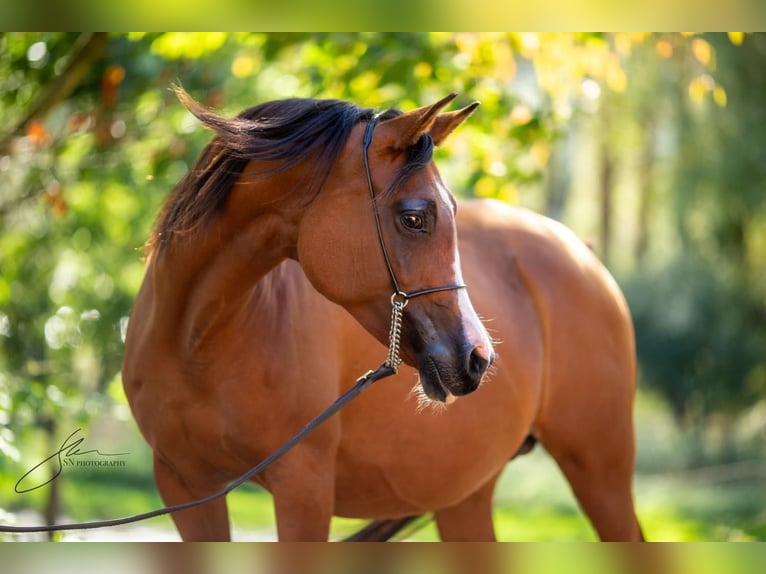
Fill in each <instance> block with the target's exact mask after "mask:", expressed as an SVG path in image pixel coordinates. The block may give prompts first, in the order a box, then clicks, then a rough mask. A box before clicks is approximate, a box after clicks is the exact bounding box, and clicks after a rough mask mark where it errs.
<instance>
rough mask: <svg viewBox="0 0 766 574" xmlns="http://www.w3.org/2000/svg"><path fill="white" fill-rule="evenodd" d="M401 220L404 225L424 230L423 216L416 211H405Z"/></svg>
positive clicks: (414, 229)
mask: <svg viewBox="0 0 766 574" xmlns="http://www.w3.org/2000/svg"><path fill="white" fill-rule="evenodd" d="M401 220H402V225H404V226H405V227H406V228H407V229H412V230H413V231H423V228H424V227H425V221H424V220H423V216H422V215H418V214H416V213H405V214H404V215H402V217H401Z"/></svg>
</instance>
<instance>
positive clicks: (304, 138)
mask: <svg viewBox="0 0 766 574" xmlns="http://www.w3.org/2000/svg"><path fill="white" fill-rule="evenodd" d="M177 93H178V97H179V99H180V100H181V101H182V102H183V104H184V105H185V106H186V107H187V108H188V109H189V111H190V112H192V113H193V114H194V115H195V116H196V117H197V118H199V120H200V121H201V122H202V123H203V124H204V125H205V126H206V127H208V128H210V129H212V130H213V131H214V132H215V134H216V136H215V137H214V138H213V140H212V141H211V142H210V143H209V144H208V145H207V146H206V147H205V148H204V149H203V151H202V153H201V154H200V155H199V157H198V158H197V160H196V161H195V163H194V165H193V166H192V168H191V169H190V170H189V172H188V173H187V174H186V176H185V177H184V178H183V179H182V180H181V181H180V182H179V183H178V185H177V186H176V187H175V189H174V190H173V192H172V194H171V195H170V197H169V198H168V199H167V201H166V202H165V206H164V207H163V210H162V212H161V213H160V216H159V218H158V220H157V223H156V225H155V227H154V230H153V233H152V235H151V237H150V239H149V242H148V244H147V247H148V248H149V251H153V250H155V249H159V250H161V249H162V248H163V247H165V246H166V245H167V244H168V243H169V242H170V241H171V239H172V238H173V237H176V236H179V235H188V234H191V233H193V232H195V231H197V230H198V229H199V228H200V227H201V226H202V225H204V223H205V222H206V221H208V219H209V217H210V216H211V215H212V214H214V213H216V212H218V211H219V210H220V209H221V207H222V206H223V204H224V203H225V201H226V198H227V197H228V194H229V191H230V190H231V188H232V186H233V184H234V182H235V181H236V180H237V178H239V176H240V175H241V174H242V172H243V170H244V169H245V166H246V165H247V164H248V162H250V161H252V160H263V161H276V162H279V163H278V166H277V167H276V168H274V170H273V172H272V173H276V172H278V171H282V170H285V169H289V168H290V167H291V166H294V165H295V164H297V163H299V162H301V161H303V160H306V159H312V160H313V165H314V169H313V170H311V175H310V178H309V181H307V182H306V186H305V187H304V188H302V189H304V190H305V193H306V194H307V197H308V201H309V202H310V201H311V199H313V198H314V197H316V194H317V193H319V191H320V190H321V188H322V185H323V184H324V182H325V180H326V179H327V177H328V176H329V174H330V171H331V169H332V166H333V165H334V164H335V161H336V160H337V158H338V155H339V154H340V152H341V150H342V149H343V147H344V145H345V144H346V141H347V140H348V138H349V135H350V134H351V130H352V129H353V127H354V126H355V125H356V124H357V123H359V122H363V121H369V120H370V119H371V118H372V116H373V110H371V109H369V108H359V107H357V106H355V105H353V104H350V103H348V102H344V101H340V100H317V99H303V98H291V99H285V100H276V101H272V102H266V103H264V104H261V105H258V106H255V107H252V108H249V109H247V110H245V111H244V112H242V113H241V114H239V115H238V116H237V117H235V118H225V117H222V116H219V115H217V114H215V113H214V112H212V111H210V110H208V109H206V108H205V107H204V106H202V105H200V104H198V103H197V102H196V101H194V100H193V99H192V98H191V97H190V96H189V95H188V94H187V93H186V92H185V91H184V90H182V89H180V88H179V89H177ZM400 113H401V112H398V111H396V110H389V111H388V112H386V113H385V114H383V116H382V117H381V121H384V120H386V119H390V118H391V117H395V116H397V115H399V114H400ZM432 152H433V141H432V140H431V138H430V136H427V135H426V136H424V137H423V138H421V139H420V140H419V141H418V142H416V144H415V145H413V146H412V147H411V148H410V149H409V150H408V153H407V162H406V164H405V166H404V168H403V169H402V171H401V173H400V174H399V176H398V177H397V178H396V180H395V181H394V182H393V183H392V186H391V188H390V189H393V188H395V187H396V186H398V185H400V184H401V183H402V182H403V181H404V179H406V178H407V177H409V175H411V174H412V173H414V172H415V171H417V170H418V169H422V168H423V167H424V166H425V165H427V164H428V163H429V162H430V161H431V157H432ZM387 191H388V190H387Z"/></svg>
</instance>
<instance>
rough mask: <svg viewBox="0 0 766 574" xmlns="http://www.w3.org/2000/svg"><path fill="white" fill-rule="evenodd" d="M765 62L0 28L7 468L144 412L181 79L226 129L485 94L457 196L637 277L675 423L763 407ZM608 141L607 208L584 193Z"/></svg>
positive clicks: (643, 322) (191, 138) (707, 49)
mask: <svg viewBox="0 0 766 574" xmlns="http://www.w3.org/2000/svg"><path fill="white" fill-rule="evenodd" d="M765 50H766V49H765V48H764V37H763V36H762V35H748V36H745V37H744V38H743V37H740V36H729V37H727V36H726V35H712V36H684V35H678V34H661V35H647V34H552V33H551V34H548V33H545V34H499V33H498V34H476V33H406V34H388V33H360V34H351V33H293V34H286V33H280V34H260V33H239V34H221V33H147V34H143V33H131V34H110V35H106V34H70V33H35V34H19V33H5V34H2V35H0V229H2V233H0V269H1V270H2V272H1V273H0V425H2V427H1V429H0V452H2V453H3V454H4V455H5V456H3V457H2V458H0V473H2V471H3V469H4V468H9V467H10V466H12V465H13V464H14V463H13V460H14V459H18V458H19V449H18V444H19V441H20V440H22V439H23V438H24V437H23V436H22V435H24V434H25V433H26V434H34V433H36V432H39V431H40V429H42V430H43V431H44V432H45V433H47V435H48V436H49V437H52V438H51V440H52V439H53V438H56V436H57V429H56V428H55V427H56V424H57V423H58V424H59V425H60V426H61V425H64V426H69V425H72V424H84V423H86V422H87V421H88V420H89V418H90V417H92V416H94V415H95V414H97V413H98V414H104V413H107V412H115V413H116V414H121V415H125V414H126V413H125V404H124V399H123V398H122V393H121V388H120V385H119V368H120V363H121V359H122V338H121V337H122V334H123V333H124V329H125V326H126V322H127V317H128V315H129V312H130V307H131V303H132V299H133V296H134V294H135V292H136V290H137V289H138V286H139V284H140V281H141V278H142V274H143V264H142V261H141V254H140V247H141V246H142V244H143V242H144V240H145V238H146V235H147V233H148V231H149V229H150V227H151V224H152V222H153V220H154V217H155V214H156V213H157V211H158V209H159V206H160V205H161V203H162V201H163V200H164V198H165V196H166V195H167V193H168V192H169V190H171V189H172V188H173V186H174V185H175V183H176V182H177V181H178V180H179V179H180V178H181V177H182V176H183V174H184V173H185V172H186V170H187V169H188V167H189V166H190V165H191V163H192V161H193V159H194V157H195V156H196V154H197V153H198V151H199V150H200V149H201V147H202V146H203V145H204V143H205V142H206V141H207V140H208V139H209V134H208V133H205V132H204V131H203V130H199V129H197V128H198V123H197V121H196V120H195V119H194V118H193V117H192V116H191V115H190V114H188V113H187V112H186V111H185V110H184V109H183V108H182V107H181V106H180V105H179V104H178V103H177V102H176V101H175V99H174V96H173V95H172V92H171V91H170V90H169V87H170V86H171V85H172V84H173V83H175V82H178V83H181V84H182V85H184V86H185V87H186V88H187V90H189V91H190V92H191V93H192V94H193V95H194V97H196V98H197V99H199V100H201V101H202V102H203V103H205V104H207V105H209V106H212V107H215V108H219V109H222V110H223V111H224V112H226V113H232V114H233V113H237V112H239V111H240V110H241V109H243V108H245V107H248V106H250V105H254V104H255V103H258V102H261V101H264V100H267V99H273V98H280V97H288V96H308V97H332V98H343V99H348V100H351V101H354V102H356V103H359V104H360V105H366V106H370V107H377V108H385V107H388V106H397V107H401V108H403V109H410V108H412V107H415V106H418V105H422V104H424V103H426V102H428V101H432V100H436V99H438V98H440V97H442V96H443V95H444V94H445V93H446V92H449V91H456V92H458V93H459V94H460V98H461V100H463V101H462V102H460V103H467V102H466V101H465V100H469V99H477V100H480V101H481V102H482V107H481V108H480V111H479V113H477V114H475V115H474V116H473V117H472V118H471V120H470V122H467V123H466V124H465V125H464V126H463V127H461V134H462V135H461V137H460V138H453V139H450V140H448V144H447V146H446V148H445V149H440V150H438V154H439V157H441V158H449V161H442V162H441V164H440V165H441V166H442V172H443V173H444V176H445V179H446V181H448V182H449V183H450V185H451V187H452V188H453V190H455V191H456V193H458V194H460V195H476V196H490V197H499V198H501V199H505V200H507V201H512V202H517V203H523V204H526V205H528V206H531V207H533V208H537V209H540V210H543V211H545V210H549V211H550V213H551V214H553V215H555V216H556V217H559V218H562V219H565V220H569V223H570V224H573V225H572V226H573V227H574V228H575V229H576V230H577V231H579V232H587V231H589V230H593V231H594V235H595V236H597V237H600V238H601V243H602V245H601V246H599V249H600V252H601V253H607V251H606V250H608V254H609V260H610V263H613V264H614V265H615V266H617V267H619V268H621V269H623V268H624V269H626V270H628V271H633V270H635V269H638V271H639V272H640V273H639V274H637V275H634V276H633V277H634V278H635V282H634V283H631V282H630V281H627V280H626V283H628V286H629V287H635V289H632V290H630V289H629V295H630V299H631V304H632V305H633V306H634V311H635V312H636V325H637V330H638V335H639V351H640V356H641V362H642V370H643V372H644V375H645V378H646V380H647V382H648V383H649V384H651V385H653V386H655V387H656V388H657V389H659V390H660V391H661V392H662V393H663V394H664V395H666V396H667V397H668V398H669V400H670V401H671V403H672V404H673V405H674V409H675V410H676V412H677V413H678V414H679V418H681V419H683V418H684V417H686V416H687V415H688V413H690V412H701V413H702V412H704V413H708V412H712V411H714V410H716V409H718V408H719V407H720V408H722V407H724V406H725V407H726V408H727V409H729V410H730V411H731V412H734V411H736V409H738V408H741V407H742V406H743V405H744V404H746V403H747V401H751V400H754V397H764V396H766V375H764V373H766V367H765V366H764V364H763V359H762V357H761V356H760V355H758V353H757V349H759V348H763V342H764V341H763V338H764V334H763V328H762V325H763V322H761V323H760V324H759V323H758V321H757V320H756V318H758V317H763V314H764V300H766V287H764V284H763V282H762V281H759V279H760V278H761V277H763V272H764V269H763V265H764V263H763V262H764V261H766V213H765V209H764V194H763V189H764V186H763V183H764V169H766V168H764V166H766V161H764V158H763V150H764V149H766V146H764V145H763V143H762V141H761V142H759V138H760V139H761V140H762V138H763V137H764V136H763V134H765V133H766V130H764V128H766V125H764V124H765V123H766V111H764V110H766V108H764V107H763V105H762V100H763V94H764V89H765V88H766V85H765V82H766V79H764V71H763V70H764V69H766V67H764V66H763V61H764V57H766V56H765V55H764V52H765ZM594 138H595V141H598V142H599V145H598V146H596V149H598V153H599V154H600V156H601V157H602V158H603V161H602V163H601V165H602V166H603V168H602V172H601V173H602V176H601V185H600V187H598V182H597V181H595V180H594V181H592V185H593V189H599V193H600V194H601V195H600V197H601V202H600V204H599V203H598V201H597V198H598V197H599V196H598V195H596V194H595V193H594V192H593V191H592V190H591V191H588V192H587V193H585V192H582V191H581V190H580V189H579V188H578V187H577V185H576V184H575V185H573V184H572V183H570V175H571V178H572V179H576V178H577V173H578V170H579V171H582V170H583V168H582V167H581V166H580V165H579V164H580V157H581V154H582V153H583V152H584V151H585V150H587V149H588V148H589V145H588V142H592V141H594ZM636 150H638V152H636ZM635 157H640V158H641V159H640V161H638V162H637V163H634V165H633V167H632V168H631V166H630V165H628V166H627V167H626V163H627V162H628V161H629V160H631V158H635ZM625 158H628V159H627V160H626V159H625ZM635 165H639V166H640V167H639V168H638V169H636V168H635ZM586 171H587V170H586ZM627 180H631V181H632V182H633V185H634V186H635V187H632V188H631V189H634V188H635V189H638V190H639V191H638V192H637V193H635V195H634V196H631V194H630V192H628V193H626V192H625V190H624V189H623V188H624V187H625V186H626V181H627ZM636 181H638V182H639V183H638V184H635V182H636ZM671 182H672V183H671ZM626 198H628V199H629V200H630V201H626ZM581 204H582V205H585V208H584V210H581V211H578V209H579V208H577V209H575V207H576V206H577V205H581ZM599 205H600V206H601V207H599ZM633 206H635V207H636V208H635V209H633ZM583 214H585V215H584V216H583ZM626 218H629V219H630V220H631V221H633V222H634V223H631V224H630V225H625V224H624V222H625V221H626ZM589 219H592V220H594V221H596V222H599V221H600V223H595V224H594V225H593V226H591V227H588V226H587V225H586V224H585V223H584V222H587V221H588V220H589ZM631 228H634V229H635V230H636V233H635V234H633V236H632V238H633V239H632V242H631V241H626V239H625V233H626V229H631ZM675 229H677V231H675ZM676 237H677V238H678V239H677V243H678V245H679V247H678V249H675V250H674V249H671V248H670V247H672V246H673V245H675V243H674V241H675V239H674V238H676ZM667 238H671V239H672V240H671V241H666V239H667ZM626 246H627V247H626ZM626 260H627V261H628V263H627V264H626V263H625V261H626ZM637 261H638V262H640V263H641V266H640V267H636V266H635V264H636V262H637ZM684 262H691V263H689V264H688V265H687V264H686V263H684ZM681 271H683V273H681ZM679 273H681V275H678V274H679ZM681 278H685V279H688V280H689V281H688V284H687V286H686V287H687V288H686V290H684V289H680V288H679V289H676V290H675V291H674V290H673V289H672V288H673V287H677V286H678V285H679V284H680V279H681ZM655 280H656V281H657V285H658V286H659V287H657V288H656V289H655ZM665 284H667V285H668V287H667V289H668V293H667V296H666V297H665V298H659V297H658V296H657V293H659V292H662V285H665ZM650 287H651V288H650ZM671 302H673V303H672V304H673V305H674V306H677V307H678V309H680V310H684V309H685V310H686V311H688V312H689V313H692V315H694V317H693V320H692V319H690V320H685V322H684V321H680V320H678V319H677V317H676V318H675V319H674V317H675V316H676V315H678V313H680V312H681V311H678V312H677V313H676V314H675V315H674V313H670V312H667V305H668V304H670V303H671ZM690 305H691V310H689V309H690V307H689V306H690ZM686 311H684V312H686ZM673 321H676V322H675V323H674V322H673ZM701 321H710V322H713V323H714V324H715V325H716V326H717V327H720V329H719V330H714V329H712V328H711V323H704V322H701ZM679 325H680V327H679ZM706 325H707V327H706ZM759 325H760V326H759ZM704 336H707V338H705V337H704ZM758 345H761V346H760V347H758ZM701 381H703V382H701ZM68 431H69V429H68V428H63V429H59V431H58V432H61V433H63V432H67V433H68ZM14 468H15V467H14ZM11 504H19V501H18V500H11V501H9V500H6V499H0V507H8V506H10V505H11Z"/></svg>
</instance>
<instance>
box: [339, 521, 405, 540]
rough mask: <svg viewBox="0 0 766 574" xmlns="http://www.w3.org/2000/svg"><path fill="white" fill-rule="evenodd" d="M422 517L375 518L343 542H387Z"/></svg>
mask: <svg viewBox="0 0 766 574" xmlns="http://www.w3.org/2000/svg"><path fill="white" fill-rule="evenodd" d="M417 518H420V516H419V515H414V516H405V517H404V518H387V519H384V520H373V521H372V522H370V523H369V524H368V525H367V526H365V527H364V528H362V529H361V530H360V531H359V532H357V533H356V534H352V535H351V536H349V537H348V538H344V539H343V542H386V541H387V540H390V539H391V538H392V537H393V536H394V535H395V534H396V533H397V532H399V531H400V530H402V528H404V527H405V526H407V525H408V524H410V523H411V522H413V521H414V520H415V519H417Z"/></svg>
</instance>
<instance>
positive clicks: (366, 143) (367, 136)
mask: <svg viewBox="0 0 766 574" xmlns="http://www.w3.org/2000/svg"><path fill="white" fill-rule="evenodd" d="M379 118H380V114H375V115H374V116H372V118H371V119H370V121H369V123H368V124H367V129H365V131H364V140H363V144H362V156H363V157H364V172H365V175H366V176H367V189H368V190H369V192H370V201H371V203H372V213H373V215H374V216H375V229H376V231H377V232H378V242H379V243H380V250H381V251H382V252H383V259H384V260H385V261H386V268H387V269H388V275H389V277H391V284H392V285H393V287H394V293H393V295H391V304H392V305H393V304H394V302H395V301H396V300H397V298H400V300H401V301H402V302H403V304H402V308H403V307H404V306H406V305H407V302H408V301H409V300H410V299H413V298H415V297H419V296H421V295H428V294H430V293H438V292H440V291H451V290H453V289H465V287H466V286H465V284H463V283H456V284H454V285H444V286H442V287H429V288H427V289H419V290H418V291H410V292H409V293H407V292H405V291H402V289H401V287H400V286H399V281H397V280H396V273H394V268H393V266H392V265H391V258H390V257H389V255H388V250H387V249H386V242H385V241H384V240H383V229H382V226H381V223H380V212H379V211H378V202H377V201H376V199H375V188H374V187H373V186H372V175H371V174H370V161H369V159H368V157H367V156H368V153H367V152H368V150H369V147H370V144H371V143H372V133H373V131H375V125H376V124H377V122H378V119H379Z"/></svg>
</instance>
